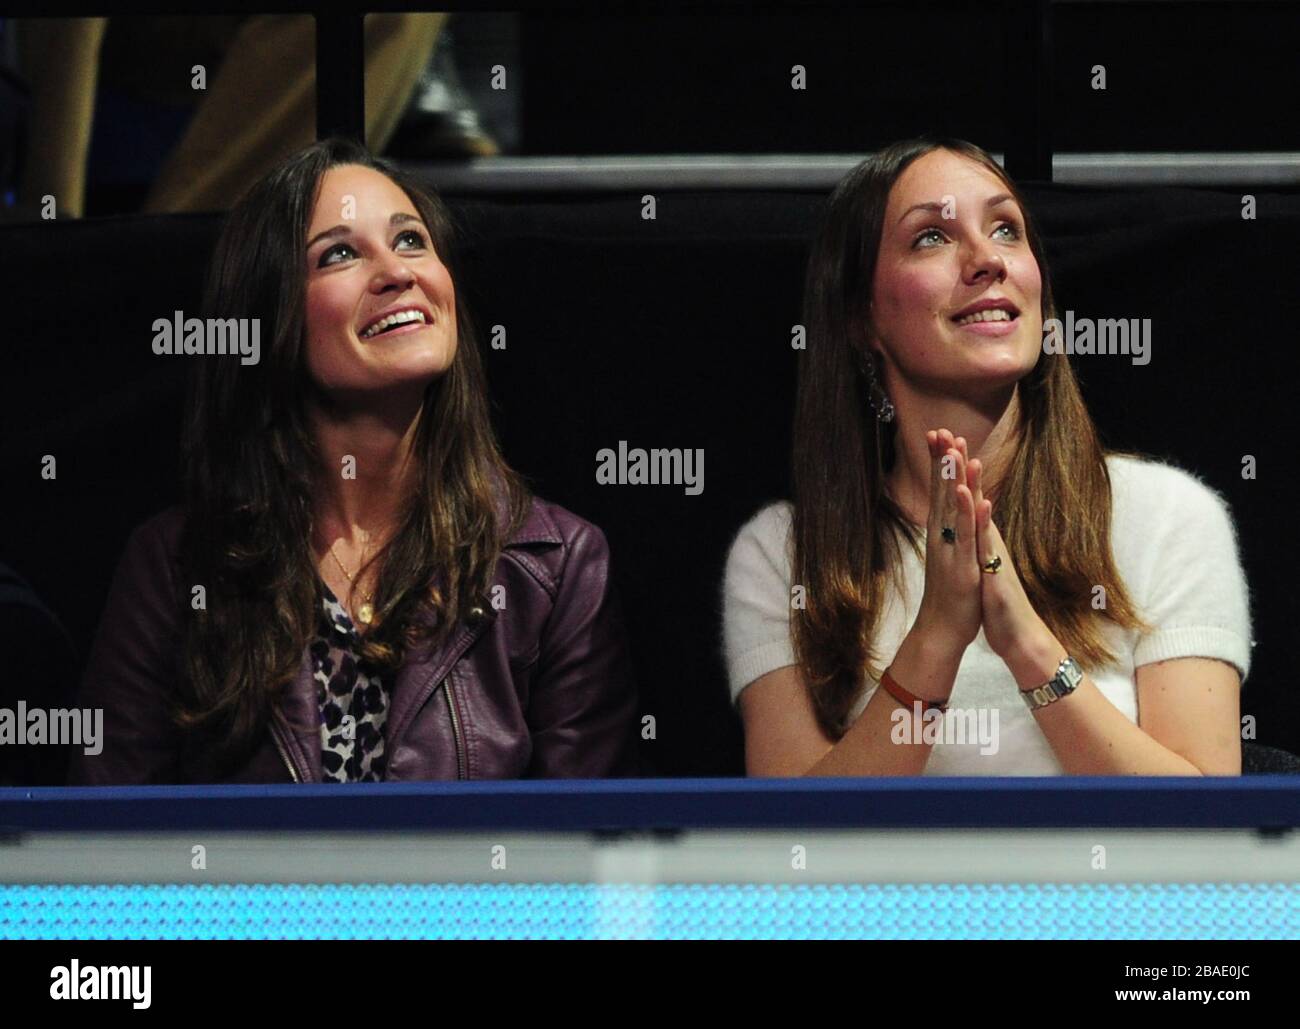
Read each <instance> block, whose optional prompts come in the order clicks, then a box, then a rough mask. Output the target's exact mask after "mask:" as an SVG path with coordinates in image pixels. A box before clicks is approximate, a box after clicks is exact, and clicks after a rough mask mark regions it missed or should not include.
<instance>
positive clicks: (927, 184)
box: [724, 139, 1251, 776]
mask: <svg viewBox="0 0 1300 1029" xmlns="http://www.w3.org/2000/svg"><path fill="white" fill-rule="evenodd" d="M1055 316H1056V311H1055V308H1054V305H1053V300H1052V293H1051V286H1050V282H1049V279H1048V274H1047V266H1046V263H1045V255H1044V251H1043V247H1042V243H1041V240H1040V238H1039V236H1038V234H1037V232H1036V230H1035V227H1034V225H1033V223H1032V221H1031V220H1030V217H1029V212H1028V210H1027V209H1026V206H1025V204H1024V202H1023V200H1022V198H1021V196H1020V193H1019V191H1018V190H1017V188H1016V186H1015V185H1014V184H1013V183H1012V182H1011V181H1010V179H1009V178H1008V177H1007V176H1006V174H1005V173H1004V172H1003V171H1002V169H1001V168H1000V167H999V166H998V165H997V163H996V162H995V161H994V160H993V159H992V158H991V157H990V156H989V155H988V154H987V153H986V152H985V151H984V150H982V149H981V148H979V147H977V146H974V145H972V144H970V143H966V142H963V141H959V140H929V139H924V140H912V141H908V142H904V143H898V144H894V145H893V146H890V147H888V148H886V149H885V150H883V151H881V152H880V153H878V154H876V155H875V156H874V157H872V158H870V159H869V160H867V161H864V162H863V163H862V164H861V165H859V166H858V167H857V168H856V169H854V171H852V172H851V173H850V174H849V175H848V176H847V177H846V178H845V179H844V180H843V181H842V182H841V183H840V184H839V186H838V187H837V188H836V190H835V191H834V193H833V194H832V196H831V198H830V201H829V204H828V207H827V209H826V213H825V216H824V219H823V222H822V226H821V229H820V231H819V234H818V237H817V239H816V242H815V244H814V247H813V252H812V256H811V258H810V261H809V266H808V274H807V280H806V283H805V296H804V325H805V327H806V330H807V349H806V351H805V352H803V353H802V354H801V355H800V362H801V364H800V370H799V385H798V394H797V401H796V410H795V418H794V446H793V479H792V482H793V488H794V495H793V502H792V503H784V502H782V503H777V504H771V505H768V506H767V507H765V508H764V509H763V510H761V511H760V512H758V514H756V515H755V516H754V517H753V518H752V519H751V520H750V521H749V522H748V523H747V524H746V525H745V526H744V528H743V529H742V530H741V531H740V533H739V535H738V536H737V538H736V540H735V542H734V544H733V545H732V548H731V552H730V555H729V558H728V562H727V569H726V579H725V585H724V606H725V626H724V635H725V645H726V658H727V666H728V674H729V678H730V685H731V690H732V695H733V697H734V698H736V701H737V703H738V705H739V708H740V713H741V717H742V719H743V722H744V729H745V760H746V768H747V771H748V773H749V774H750V775H765V776H797V775H846V776H856V775H920V774H928V775H1055V774H1062V773H1067V774H1076V775H1239V774H1240V773H1241V740H1240V724H1239V722H1240V696H1239V694H1240V688H1241V683H1242V681H1243V680H1244V679H1245V677H1246V675H1247V673H1248V671H1249V665H1250V647H1251V632H1250V604H1249V590H1248V587H1247V584H1246V580H1245V576H1244V574H1243V572H1242V568H1241V564H1240V560H1239V557H1238V551H1237V542H1236V535H1235V530H1234V526H1233V522H1232V517H1231V514H1230V512H1229V510H1228V507H1227V505H1226V503H1225V502H1224V501H1223V499H1222V498H1221V497H1220V496H1219V495H1218V494H1217V493H1216V492H1215V491H1214V490H1212V489H1211V488H1210V487H1209V486H1207V485H1205V484H1204V483H1203V482H1201V481H1200V480H1199V479H1198V478H1196V477H1195V476H1193V475H1192V474H1190V473H1189V472H1187V471H1184V470H1182V469H1180V468H1177V467H1174V466H1172V465H1168V464H1162V463H1160V462H1157V461H1154V460H1149V459H1146V458H1144V457H1142V456H1141V455H1138V454H1134V453H1122V452H1117V451H1111V450H1107V449H1105V448H1103V446H1102V444H1101V442H1100V440H1099V438H1098V435H1097V431H1096V429H1095V427H1094V426H1093V424H1092V420H1091V418H1090V417H1089V414H1088V412H1087V410H1086V408H1085V406H1084V403H1083V400H1082V397H1081V395H1080V391H1079V387H1078V383H1077V381H1076V378H1075V375H1074V372H1073V370H1072V368H1071V365H1070V359H1069V357H1068V356H1067V355H1066V354H1063V353H1055V352H1052V353H1047V352H1045V348H1044V346H1043V326H1044V323H1045V321H1046V320H1047V319H1049V318H1054V317H1055ZM1053 349H1054V350H1055V349H1059V348H1053ZM1097 359H1104V358H1097ZM1123 359H1125V360H1127V358H1123Z"/></svg>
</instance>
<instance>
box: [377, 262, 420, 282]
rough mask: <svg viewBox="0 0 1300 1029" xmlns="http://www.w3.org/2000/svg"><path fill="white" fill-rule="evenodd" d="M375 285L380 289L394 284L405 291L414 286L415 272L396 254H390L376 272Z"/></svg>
mask: <svg viewBox="0 0 1300 1029" xmlns="http://www.w3.org/2000/svg"><path fill="white" fill-rule="evenodd" d="M375 283H376V285H378V286H380V287H381V288H385V287H387V286H389V285H392V284H396V285H398V286H401V287H402V288H403V289H406V288H409V287H410V286H412V285H414V284H415V272H413V271H412V270H411V268H410V266H409V265H407V264H405V263H403V261H402V259H401V258H400V257H398V256H397V255H396V254H390V255H388V256H387V257H386V258H384V260H383V263H382V264H380V265H379V267H378V269H377V270H376V272H375Z"/></svg>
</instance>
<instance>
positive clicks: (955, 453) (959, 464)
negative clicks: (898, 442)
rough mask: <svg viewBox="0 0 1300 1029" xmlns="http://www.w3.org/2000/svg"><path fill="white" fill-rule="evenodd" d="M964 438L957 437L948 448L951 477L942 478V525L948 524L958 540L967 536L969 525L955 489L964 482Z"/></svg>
mask: <svg viewBox="0 0 1300 1029" xmlns="http://www.w3.org/2000/svg"><path fill="white" fill-rule="evenodd" d="M964 442H965V441H964V440H962V439H961V437H957V438H956V439H954V440H953V446H952V447H951V448H949V450H948V456H949V457H951V458H952V470H953V476H952V478H951V479H945V480H944V491H943V492H944V498H945V500H944V517H945V521H944V523H943V524H944V525H947V526H950V527H951V528H953V529H955V530H956V532H957V539H958V542H963V537H966V538H969V536H970V532H969V526H967V525H966V523H965V521H964V520H963V518H962V513H963V510H964V508H963V505H962V503H961V499H960V497H959V496H958V493H957V491H958V490H959V489H960V488H961V487H962V486H963V485H964V484H965V482H966V458H965V455H964V454H963V453H962V444H964Z"/></svg>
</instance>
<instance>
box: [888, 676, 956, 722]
mask: <svg viewBox="0 0 1300 1029" xmlns="http://www.w3.org/2000/svg"><path fill="white" fill-rule="evenodd" d="M880 685H881V686H883V687H884V688H885V692H886V693H888V694H889V695H890V696H891V697H893V698H894V699H895V700H896V701H898V702H899V703H900V704H902V705H903V707H905V708H907V710H909V711H912V710H915V705H917V704H920V705H921V708H922V710H923V711H927V712H928V711H939V712H941V713H942V712H944V711H947V710H948V702H947V701H946V700H945V701H935V700H923V699H922V698H920V697H916V696H913V695H912V694H911V693H908V692H907V690H905V689H903V687H902V686H900V685H898V680H897V679H895V678H894V677H893V676H892V675H890V674H889V669H888V668H886V669H885V670H884V671H883V672H882V673H881V675H880Z"/></svg>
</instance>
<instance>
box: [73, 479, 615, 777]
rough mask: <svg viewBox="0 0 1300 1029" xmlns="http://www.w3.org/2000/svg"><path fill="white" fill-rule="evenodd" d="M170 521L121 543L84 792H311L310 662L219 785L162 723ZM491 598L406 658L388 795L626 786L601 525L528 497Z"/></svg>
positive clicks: (173, 569) (90, 676)
mask: <svg viewBox="0 0 1300 1029" xmlns="http://www.w3.org/2000/svg"><path fill="white" fill-rule="evenodd" d="M183 521H184V516H183V514H182V512H181V509H180V508H178V507H173V508H170V509H168V510H167V511H164V512H163V513H162V514H159V515H156V516H154V517H153V518H151V519H150V520H149V521H147V522H145V523H144V524H142V525H141V526H139V527H138V528H137V529H136V530H135V531H134V533H132V535H131V538H130V541H129V542H128V544H127V547H126V552H125V553H124V555H123V556H122V559H121V562H120V564H119V565H118V568H117V572H116V575H115V576H114V580H113V585H112V588H111V590H110V593H109V598H108V603H107V607H106V610H105V613H104V616H103V618H102V620H101V622H100V626H99V631H98V633H97V635H96V638H95V643H94V646H93V649H92V650H91V654H90V659H89V664H88V666H87V669H86V673H85V677H84V679H83V681H82V686H81V695H80V698H79V700H78V704H79V706H81V707H90V708H96V707H98V708H103V710H104V730H103V741H104V745H103V751H102V752H101V753H100V754H98V755H94V756H88V755H85V754H83V753H82V752H81V750H80V749H77V750H76V753H75V756H74V757H73V760H72V767H71V770H70V773H69V781H70V782H71V783H73V784H80V785H109V784H128V783H130V784H146V783H204V782H218V781H220V782H242V783H275V782H289V781H293V782H320V781H321V739H320V707H319V700H318V697H317V691H316V685H315V683H314V681H313V678H312V666H311V656H310V653H309V652H308V650H307V649H306V648H304V651H303V663H302V666H301V668H300V669H299V672H298V675H297V678H296V679H295V680H294V682H293V683H292V684H290V685H289V686H287V687H286V689H285V692H284V694H283V695H282V697H281V699H280V702H279V704H278V706H277V708H276V710H275V712H274V716H273V718H272V719H271V721H270V723H269V725H268V727H267V731H266V733H265V739H264V740H263V742H262V744H261V745H260V746H259V748H258V749H257V751H256V753H255V754H254V755H253V757H252V758H251V760H249V761H248V762H247V763H246V764H245V765H244V766H243V767H241V768H239V769H238V770H237V771H236V772H235V773H234V774H233V775H231V774H226V775H224V776H218V775H217V773H215V772H214V771H213V770H212V768H211V764H210V760H209V759H208V757H207V755H205V754H203V753H199V752H196V748H194V747H192V746H187V744H186V741H185V739H183V738H182V734H181V733H180V731H179V730H178V729H176V728H175V727H174V726H173V725H172V723H171V722H170V720H169V719H168V717H167V706H168V705H167V699H168V697H169V696H170V694H171V690H172V689H173V688H174V683H175V682H176V681H177V677H178V676H179V675H180V674H181V672H180V668H181V664H180V660H181V640H182V637H181V631H182V628H181V626H182V622H181V620H182V617H183V615H182V611H183V608H182V607H181V605H182V604H185V603H188V597H189V589H188V587H185V586H183V585H182V584H181V583H179V581H178V579H179V575H180V572H179V562H178V545H179V538H180V531H181V527H182V524H183ZM493 584H494V586H495V585H501V586H504V587H505V592H504V594H501V593H499V592H496V591H493V592H494V594H495V595H496V596H504V598H505V604H504V605H503V606H502V609H501V610H499V611H498V610H496V609H495V608H494V607H493V606H492V605H491V604H490V603H486V602H485V603H483V604H482V605H480V606H476V607H473V608H471V609H470V610H469V611H468V612H467V614H466V616H465V618H464V619H463V620H462V621H461V623H460V624H459V625H458V626H457V627H456V629H455V630H454V631H453V632H452V634H451V636H450V637H449V640H448V642H447V643H446V644H445V645H443V646H442V647H441V648H439V649H438V650H437V651H436V652H434V653H429V652H428V651H429V648H428V647H425V648H423V651H416V652H413V653H411V654H408V656H407V659H406V662H405V663H404V664H403V665H402V667H401V668H400V669H399V670H398V673H397V677H396V682H395V684H394V687H393V693H392V697H391V700H390V706H389V712H388V722H387V726H386V729H385V753H386V754H387V755H388V760H387V770H386V774H385V779H386V781H390V782H391V781H394V780H422V779H522V778H534V777H535V778H563V777H582V778H598V777H603V776H634V775H636V774H637V758H636V754H637V724H638V723H637V710H636V690H635V685H634V680H633V674H632V668H631V662H630V659H629V655H628V648H627V642H626V636H625V634H624V629H623V622H622V615H621V610H620V606H619V601H618V597H617V594H616V593H615V591H614V589H613V586H612V583H611V581H610V577H609V548H608V545H607V544H606V541H605V536H604V533H602V532H601V531H600V529H598V528H596V526H594V525H592V524H590V523H589V522H586V521H583V520H582V519H581V518H579V517H577V516H576V515H574V514H572V513H571V512H569V511H566V510H565V509H564V508H562V507H559V506H558V505H555V504H551V503H548V502H546V501H544V500H540V499H534V500H533V502H532V507H531V510H530V511H529V514H528V517H527V519H526V520H525V522H524V523H523V525H522V526H521V527H520V528H519V530H518V531H517V532H516V533H515V534H514V536H513V537H512V538H511V539H509V540H508V541H507V543H506V546H505V547H504V549H503V551H502V556H501V558H500V560H499V561H498V562H497V568H496V572H495V576H494V579H493Z"/></svg>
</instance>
